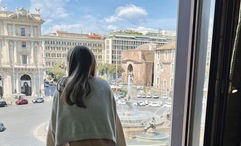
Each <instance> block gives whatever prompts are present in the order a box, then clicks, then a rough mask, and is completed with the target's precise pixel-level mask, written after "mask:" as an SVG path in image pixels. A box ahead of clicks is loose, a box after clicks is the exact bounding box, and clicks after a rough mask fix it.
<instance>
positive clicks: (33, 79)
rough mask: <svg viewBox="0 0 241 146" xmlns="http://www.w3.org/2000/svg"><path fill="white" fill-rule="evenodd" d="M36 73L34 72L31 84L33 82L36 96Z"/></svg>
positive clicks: (33, 91)
mask: <svg viewBox="0 0 241 146" xmlns="http://www.w3.org/2000/svg"><path fill="white" fill-rule="evenodd" d="M35 74H36V73H34V74H32V78H31V84H32V96H36V75H35Z"/></svg>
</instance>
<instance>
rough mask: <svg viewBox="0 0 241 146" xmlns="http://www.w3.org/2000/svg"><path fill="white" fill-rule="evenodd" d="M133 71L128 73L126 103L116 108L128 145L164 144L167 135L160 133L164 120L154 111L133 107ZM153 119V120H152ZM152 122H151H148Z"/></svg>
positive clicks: (166, 140) (166, 141)
mask: <svg viewBox="0 0 241 146" xmlns="http://www.w3.org/2000/svg"><path fill="white" fill-rule="evenodd" d="M132 78H133V73H132V72H130V73H129V74H128V84H127V96H126V99H125V100H126V101H127V102H126V105H125V106H124V107H123V106H121V107H120V108H118V115H119V117H120V120H121V123H122V126H123V129H124V131H125V135H126V139H127V143H128V145H155V144H157V145H166V144H167V143H168V137H169V135H168V134H166V133H160V132H158V131H160V128H161V126H162V125H163V124H164V120H163V119H161V118H160V115H156V112H154V113H153V112H149V111H140V110H138V109H136V108H133V105H132V103H131V101H130V100H131V99H132V97H133V95H132V94H133V93H132V81H133V80H132ZM154 119H155V120H154ZM151 122H152V124H150V123H151Z"/></svg>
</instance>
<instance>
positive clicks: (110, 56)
mask: <svg viewBox="0 0 241 146" xmlns="http://www.w3.org/2000/svg"><path fill="white" fill-rule="evenodd" d="M168 42H170V39H168V38H167V37H156V36H147V35H129V34H118V33H111V34H109V35H107V36H106V38H105V54H106V56H105V62H106V63H109V64H117V65H120V64H121V60H122V52H123V51H125V50H131V49H136V48H137V47H138V46H140V45H143V44H146V43H153V44H157V45H160V46H162V45H164V44H166V43H168Z"/></svg>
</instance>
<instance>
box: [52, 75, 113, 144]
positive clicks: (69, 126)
mask: <svg viewBox="0 0 241 146" xmlns="http://www.w3.org/2000/svg"><path fill="white" fill-rule="evenodd" d="M89 83H90V87H91V92H90V94H89V95H88V96H87V97H86V106H87V108H79V107H78V106H76V105H73V106H70V105H67V104H65V103H63V100H62V99H61V97H60V96H59V95H60V94H59V93H56V94H55V96H54V104H55V105H54V107H55V109H53V110H54V111H56V121H57V122H58V123H57V124H56V125H55V127H56V133H57V134H56V135H55V138H56V142H57V145H59V144H63V143H65V142H68V141H76V140H80V139H111V140H113V141H114V142H116V131H115V125H116V120H115V117H116V113H115V109H114V98H113V95H112V92H111V89H110V87H109V85H108V83H107V82H106V81H105V80H102V79H99V78H95V77H93V78H91V79H89Z"/></svg>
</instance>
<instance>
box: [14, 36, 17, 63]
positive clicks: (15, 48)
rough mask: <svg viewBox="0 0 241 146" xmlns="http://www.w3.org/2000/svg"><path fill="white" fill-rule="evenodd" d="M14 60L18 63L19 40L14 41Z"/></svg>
mask: <svg viewBox="0 0 241 146" xmlns="http://www.w3.org/2000/svg"><path fill="white" fill-rule="evenodd" d="M13 54H14V55H13V62H14V64H16V63H17V41H16V40H15V41H14V49H13Z"/></svg>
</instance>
